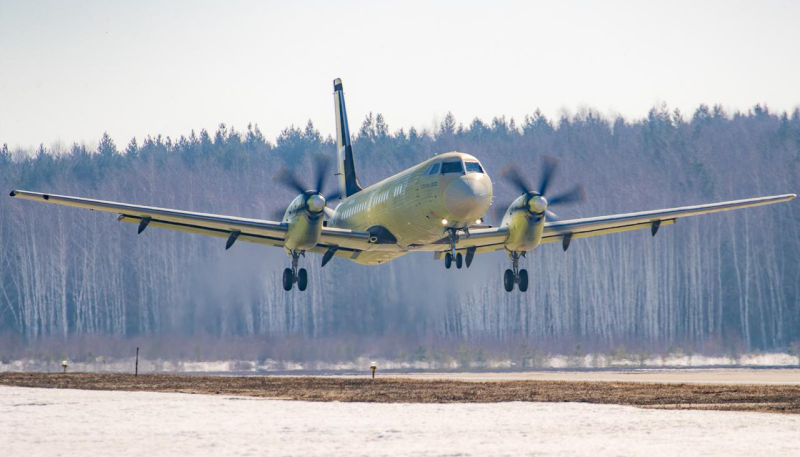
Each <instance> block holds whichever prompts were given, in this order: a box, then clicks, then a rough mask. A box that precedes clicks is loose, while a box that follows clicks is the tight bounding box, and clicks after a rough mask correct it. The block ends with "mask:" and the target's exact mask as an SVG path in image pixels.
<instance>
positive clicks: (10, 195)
mask: <svg viewBox="0 0 800 457" xmlns="http://www.w3.org/2000/svg"><path fill="white" fill-rule="evenodd" d="M8 196H9V197H16V196H17V191H16V190H12V191H11V193H10V194H8Z"/></svg>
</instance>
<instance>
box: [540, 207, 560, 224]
mask: <svg viewBox="0 0 800 457" xmlns="http://www.w3.org/2000/svg"><path fill="white" fill-rule="evenodd" d="M544 214H545V217H547V220H548V221H553V222H558V221H560V220H561V218H560V217H558V214H556V213H554V212H552V211H550V210H549V209H546V210H544Z"/></svg>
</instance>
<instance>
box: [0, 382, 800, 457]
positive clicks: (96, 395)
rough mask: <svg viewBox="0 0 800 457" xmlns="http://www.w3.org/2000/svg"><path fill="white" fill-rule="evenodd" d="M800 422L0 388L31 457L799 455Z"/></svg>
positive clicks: (13, 450) (528, 406)
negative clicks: (103, 456)
mask: <svg viewBox="0 0 800 457" xmlns="http://www.w3.org/2000/svg"><path fill="white" fill-rule="evenodd" d="M798 430H800V416H793V415H780V414H763V413H740V412H716V411H666V410H648V409H638V408H633V407H626V406H614V405H590V404H579V403H494V404H446V405H438V404H380V403H313V402H301V401H281V400H265V399H256V398H244V397H226V396H206V395H187V394H164V393H149V392H107V391H80V390H55V389H29V388H20V387H0V449H2V450H3V452H2V454H3V455H4V456H17V455H25V456H37V455H47V456H52V455H120V456H126V455H131V456H157V455H186V454H192V455H215V456H216V455H272V456H282V455H303V456H309V455H310V456H313V455H365V456H367V455H368V456H371V457H375V456H381V455H415V456H425V455H465V456H466V455H646V456H648V457H655V456H659V455H681V456H682V457H685V456H694V455H748V456H750V455H773V456H775V455H800V433H798Z"/></svg>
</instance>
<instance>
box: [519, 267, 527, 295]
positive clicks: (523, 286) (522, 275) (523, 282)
mask: <svg viewBox="0 0 800 457" xmlns="http://www.w3.org/2000/svg"><path fill="white" fill-rule="evenodd" d="M519 291H520V292H527V291H528V270H526V269H524V268H523V269H522V270H519Z"/></svg>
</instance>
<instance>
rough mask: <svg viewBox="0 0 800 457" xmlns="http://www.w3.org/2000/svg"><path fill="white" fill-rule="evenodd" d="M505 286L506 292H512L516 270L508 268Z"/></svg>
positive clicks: (504, 280)
mask: <svg viewBox="0 0 800 457" xmlns="http://www.w3.org/2000/svg"><path fill="white" fill-rule="evenodd" d="M503 287H505V288H506V292H511V291H512V290H514V272H513V271H511V270H506V273H505V274H504V275H503Z"/></svg>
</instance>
